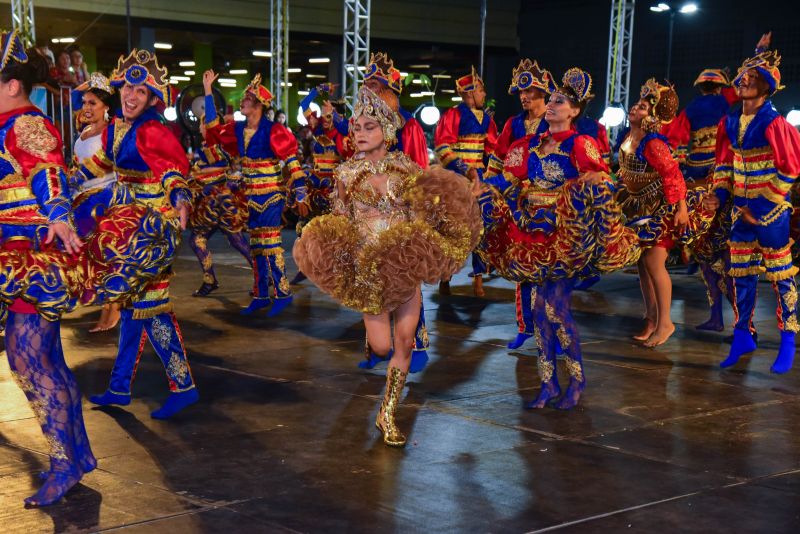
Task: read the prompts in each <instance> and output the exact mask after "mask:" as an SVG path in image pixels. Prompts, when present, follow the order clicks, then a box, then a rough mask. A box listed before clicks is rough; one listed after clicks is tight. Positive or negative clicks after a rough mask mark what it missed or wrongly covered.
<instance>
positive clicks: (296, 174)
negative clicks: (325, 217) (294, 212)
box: [269, 123, 306, 202]
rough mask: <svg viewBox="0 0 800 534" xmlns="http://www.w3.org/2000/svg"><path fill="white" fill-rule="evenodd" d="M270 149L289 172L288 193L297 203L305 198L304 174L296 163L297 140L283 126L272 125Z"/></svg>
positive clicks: (298, 163)
mask: <svg viewBox="0 0 800 534" xmlns="http://www.w3.org/2000/svg"><path fill="white" fill-rule="evenodd" d="M269 144H270V148H272V151H273V152H274V153H275V155H276V156H277V157H278V158H279V159H281V160H283V161H284V163H285V165H286V168H287V170H288V171H289V184H288V186H289V191H290V192H291V193H292V194H293V195H294V199H295V200H296V201H297V202H303V201H304V200H305V198H306V174H305V173H304V172H303V169H302V168H301V167H300V162H299V161H297V139H296V138H295V136H294V134H293V133H292V132H291V131H290V130H289V129H288V128H286V127H285V126H283V125H282V124H278V123H273V125H272V132H271V133H270V139H269Z"/></svg>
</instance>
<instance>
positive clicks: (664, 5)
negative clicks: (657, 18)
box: [658, 2, 669, 11]
mask: <svg viewBox="0 0 800 534" xmlns="http://www.w3.org/2000/svg"><path fill="white" fill-rule="evenodd" d="M658 8H659V9H660V10H661V11H669V5H667V4H665V3H664V2H661V3H660V4H658Z"/></svg>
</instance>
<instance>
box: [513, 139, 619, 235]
mask: <svg viewBox="0 0 800 534" xmlns="http://www.w3.org/2000/svg"><path fill="white" fill-rule="evenodd" d="M550 137H552V138H553V139H554V140H555V141H556V142H557V144H556V147H555V149H554V150H553V152H551V153H550V154H545V153H544V146H545V144H546V142H547V140H548V138H550ZM589 171H597V172H604V173H608V166H607V165H606V163H605V161H603V158H602V156H601V154H600V149H599V148H598V147H597V143H596V142H595V141H594V139H592V138H591V137H589V136H588V135H582V134H579V133H578V132H577V130H575V129H570V130H567V131H564V132H557V133H550V131H549V130H548V131H546V132H544V133H541V134H534V135H529V136H526V137H523V138H522V139H520V140H518V141H516V142H515V143H513V144H512V145H511V147H510V148H509V151H508V155H507V156H506V160H505V165H504V167H503V182H502V185H500V189H501V190H502V193H503V196H504V198H505V202H506V204H507V205H508V207H509V209H510V211H511V213H512V215H513V217H514V220H515V222H516V223H517V226H519V227H520V228H521V229H523V230H525V231H528V232H533V231H543V232H551V231H553V230H554V229H555V224H556V220H555V212H554V210H553V205H554V204H555V202H556V200H557V199H558V195H559V192H560V189H561V187H562V186H563V185H564V184H565V183H566V182H567V180H572V179H575V178H577V177H579V176H580V175H581V174H583V173H586V172H589ZM498 183H499V182H498Z"/></svg>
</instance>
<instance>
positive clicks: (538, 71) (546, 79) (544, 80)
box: [508, 59, 553, 95]
mask: <svg viewBox="0 0 800 534" xmlns="http://www.w3.org/2000/svg"><path fill="white" fill-rule="evenodd" d="M552 80H553V76H552V74H550V71H548V70H546V69H543V68H541V67H539V63H538V62H537V61H536V60H533V61H531V60H530V59H523V60H522V61H520V62H519V65H517V68H515V69H514V72H513V73H512V74H511V85H510V86H509V87H508V94H510V95H513V94H514V93H517V92H519V91H523V90H525V89H531V88H533V89H539V90H540V91H544V92H545V93H547V94H550V90H551V89H552V85H553V84H552Z"/></svg>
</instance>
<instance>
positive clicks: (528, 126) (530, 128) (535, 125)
mask: <svg viewBox="0 0 800 534" xmlns="http://www.w3.org/2000/svg"><path fill="white" fill-rule="evenodd" d="M541 122H542V119H541V118H539V119H532V120H529V119H525V133H526V134H527V135H531V134H535V133H536V130H538V129H539V124H541Z"/></svg>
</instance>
